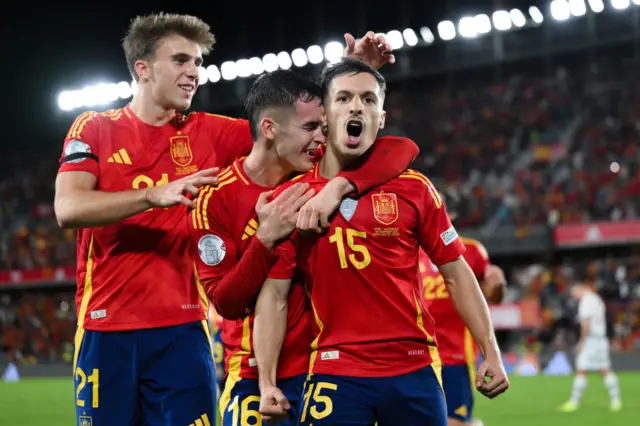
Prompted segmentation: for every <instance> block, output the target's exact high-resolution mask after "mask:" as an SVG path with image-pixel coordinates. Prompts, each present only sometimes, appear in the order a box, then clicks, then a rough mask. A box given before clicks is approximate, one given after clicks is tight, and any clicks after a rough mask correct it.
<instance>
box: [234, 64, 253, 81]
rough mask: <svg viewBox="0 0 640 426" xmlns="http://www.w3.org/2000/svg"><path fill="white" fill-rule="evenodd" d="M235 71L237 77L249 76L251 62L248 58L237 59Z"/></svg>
mask: <svg viewBox="0 0 640 426" xmlns="http://www.w3.org/2000/svg"><path fill="white" fill-rule="evenodd" d="M236 71H237V72H238V77H241V78H247V77H250V76H251V74H252V73H251V62H249V60H248V59H238V60H237V61H236Z"/></svg>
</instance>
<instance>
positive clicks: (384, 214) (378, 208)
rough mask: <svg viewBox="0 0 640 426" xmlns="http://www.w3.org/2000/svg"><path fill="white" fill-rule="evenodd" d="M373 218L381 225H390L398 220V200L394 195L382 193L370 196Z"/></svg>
mask: <svg viewBox="0 0 640 426" xmlns="http://www.w3.org/2000/svg"><path fill="white" fill-rule="evenodd" d="M371 201H372V203H373V217H374V218H375V219H376V220H377V221H378V222H380V223H381V224H383V225H391V224H392V223H393V222H395V221H396V220H398V199H397V197H396V194H391V193H386V192H382V193H380V194H372V195H371Z"/></svg>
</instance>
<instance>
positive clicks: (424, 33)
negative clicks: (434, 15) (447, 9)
mask: <svg viewBox="0 0 640 426" xmlns="http://www.w3.org/2000/svg"><path fill="white" fill-rule="evenodd" d="M420 37H422V40H424V42H425V43H427V44H431V43H433V42H434V41H435V39H436V38H435V37H434V36H433V33H432V32H431V30H430V29H429V28H428V27H422V28H420Z"/></svg>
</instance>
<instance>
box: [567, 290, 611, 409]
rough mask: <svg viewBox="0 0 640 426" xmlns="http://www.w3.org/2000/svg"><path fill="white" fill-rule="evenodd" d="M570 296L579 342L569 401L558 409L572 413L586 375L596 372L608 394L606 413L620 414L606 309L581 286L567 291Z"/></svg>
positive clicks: (596, 296)
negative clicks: (575, 307)
mask: <svg viewBox="0 0 640 426" xmlns="http://www.w3.org/2000/svg"><path fill="white" fill-rule="evenodd" d="M570 291H571V295H572V296H573V297H574V298H575V299H577V300H578V302H579V303H578V321H579V322H580V340H579V341H578V356H577V357H576V377H575V378H574V379H573V389H572V391H571V399H570V400H569V401H567V402H566V403H564V404H563V405H562V406H560V410H561V411H564V412H574V411H576V410H577V409H578V408H579V407H580V399H581V398H582V393H583V392H584V390H585V389H586V387H587V373H588V372H591V371H600V374H601V375H602V377H603V378H604V384H605V386H606V387H607V391H608V392H609V399H610V404H609V409H610V410H611V411H620V410H621V409H622V401H621V400H620V384H619V382H618V377H617V376H616V374H615V373H614V372H613V370H612V369H611V358H610V349H609V339H608V338H607V320H606V306H605V304H604V302H603V300H602V299H601V298H600V296H598V295H597V294H596V293H594V292H593V291H591V289H590V288H589V287H588V286H586V285H583V284H575V285H574V286H572V287H571V290H570Z"/></svg>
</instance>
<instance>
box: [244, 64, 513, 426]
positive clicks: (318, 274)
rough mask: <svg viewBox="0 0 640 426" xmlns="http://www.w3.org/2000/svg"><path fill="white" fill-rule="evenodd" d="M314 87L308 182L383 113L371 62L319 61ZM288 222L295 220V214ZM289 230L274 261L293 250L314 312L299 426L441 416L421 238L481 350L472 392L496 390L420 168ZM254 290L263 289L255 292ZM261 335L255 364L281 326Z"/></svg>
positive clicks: (473, 284)
mask: <svg viewBox="0 0 640 426" xmlns="http://www.w3.org/2000/svg"><path fill="white" fill-rule="evenodd" d="M322 87H323V95H324V97H323V105H324V108H325V112H326V117H327V122H328V139H327V149H326V153H325V156H324V157H323V158H322V160H321V161H320V163H319V164H318V165H316V166H315V167H314V168H313V169H312V171H310V172H309V173H307V174H305V175H304V176H303V177H302V178H300V179H299V180H297V181H296V182H307V183H309V184H310V186H311V188H316V189H319V188H322V187H323V186H324V185H325V184H326V183H327V181H328V179H331V178H333V177H334V176H336V175H337V174H338V173H339V172H340V171H341V170H344V169H348V168H349V167H352V166H353V164H354V161H355V160H356V159H357V157H358V156H359V155H361V154H362V153H363V152H365V151H366V150H368V149H369V148H370V147H371V146H372V144H373V143H374V140H375V138H376V135H377V133H378V131H379V130H380V129H381V128H382V127H383V126H384V120H385V113H384V110H383V102H384V96H385V80H384V78H383V77H382V76H381V75H380V74H379V73H378V72H377V71H375V70H373V69H372V68H370V67H368V66H366V65H364V64H361V63H358V62H354V61H350V60H344V61H342V62H340V63H338V64H335V65H333V66H330V67H328V68H326V69H325V71H324V73H323V76H322ZM298 220H299V222H298V223H299V224H300V220H302V221H304V217H303V214H302V211H301V212H300V215H299V216H298ZM294 235H295V237H293V238H292V240H291V241H289V242H287V243H284V244H283V245H282V246H281V248H280V249H281V251H282V253H281V258H282V259H287V260H288V259H295V263H296V264H297V268H298V270H299V272H300V273H301V275H302V277H301V278H300V279H301V280H303V281H302V282H304V283H305V285H306V286H307V291H308V292H309V294H310V299H311V304H312V309H313V315H314V327H313V331H314V341H313V343H312V345H311V348H312V351H313V352H312V355H311V360H310V368H309V373H310V374H309V378H308V380H307V382H306V385H305V391H304V397H303V408H302V410H301V415H300V420H299V424H300V425H310V424H313V425H344V424H350V425H373V424H374V423H376V422H377V423H378V425H380V426H386V425H418V424H420V425H425V424H429V425H445V424H446V422H447V413H446V406H445V399H444V395H443V392H442V388H441V379H440V360H439V356H438V351H437V348H436V345H435V342H434V339H433V337H432V336H433V326H432V323H431V318H430V317H429V315H428V313H427V311H426V308H425V306H424V305H425V304H424V301H423V298H422V291H421V285H420V284H419V283H418V280H417V279H416V278H417V277H418V251H419V249H420V247H422V248H423V249H424V250H425V251H426V252H427V254H428V255H429V257H430V259H431V260H432V261H433V262H434V264H436V265H438V267H439V269H440V271H441V273H442V275H443V276H444V279H445V283H446V285H447V289H448V291H449V293H450V294H451V297H452V298H453V300H454V302H455V304H456V307H457V308H458V310H459V312H460V314H461V315H462V317H463V318H464V320H465V322H466V323H467V325H468V326H469V329H470V330H471V333H472V335H473V336H474V337H475V339H476V341H478V343H479V346H480V348H481V350H482V351H483V354H484V355H485V359H486V361H485V362H484V363H483V365H482V366H481V367H480V369H479V376H480V377H485V376H489V377H491V378H492V380H490V381H489V382H487V383H483V384H482V385H481V386H480V390H481V392H484V393H485V394H487V395H488V396H490V397H494V396H496V395H498V394H500V393H502V392H504V391H505V390H506V389H507V387H508V380H507V378H506V375H505V372H504V368H503V366H502V363H501V359H500V353H499V349H498V347H497V345H496V342H495V337H494V335H493V329H492V326H491V320H490V317H489V313H488V308H487V305H486V302H485V301H484V299H483V297H482V293H481V292H480V289H479V286H478V283H477V281H476V279H475V277H474V276H473V272H472V271H471V270H470V268H469V266H468V265H467V263H466V262H465V260H464V258H462V254H463V253H464V246H463V244H462V242H461V241H460V239H459V238H458V235H457V233H456V231H455V229H454V228H453V226H452V225H451V223H450V221H449V218H448V217H447V214H446V212H445V209H444V208H443V206H442V201H441V200H440V197H439V196H438V193H437V191H436V190H435V189H434V188H433V185H432V184H431V183H430V182H429V180H428V179H427V178H426V177H424V176H423V175H421V174H419V173H418V172H415V171H407V172H405V173H402V174H401V175H400V176H399V177H397V178H395V179H392V180H391V181H389V182H387V183H385V184H382V185H378V186H376V187H374V188H372V189H371V190H370V191H368V192H367V193H365V194H363V195H362V196H361V197H359V198H346V199H345V200H344V201H343V202H342V203H341V205H340V209H339V214H337V215H336V216H335V217H333V218H332V220H331V222H330V227H329V231H328V233H326V234H325V235H321V236H315V237H302V236H301V235H300V234H294ZM291 282H292V281H291V280H290V279H289V280H277V279H272V278H270V279H269V280H268V282H266V283H265V288H266V287H267V286H276V287H280V288H279V290H278V291H274V292H271V296H270V297H274V295H277V294H286V293H287V291H288V290H289V288H290V286H291ZM264 295H265V293H264V288H263V291H261V294H260V298H262V297H263V296H264ZM283 302H284V299H283V296H280V302H279V303H283ZM260 303H261V301H260V300H258V304H260ZM272 305H273V304H272ZM258 316H260V317H262V321H265V324H267V323H268V321H269V317H270V316H271V318H275V317H276V316H277V312H275V310H273V309H271V310H261V311H259V312H257V316H256V317H258ZM264 332H268V333H270V334H271V338H270V339H266V338H265V340H266V341H269V340H271V341H272V342H273V344H272V347H271V348H270V349H269V350H266V348H265V350H264V351H263V355H260V359H258V360H257V363H258V365H260V364H261V363H264V362H265V360H271V361H270V362H271V363H274V360H273V359H274V358H275V357H274V356H273V351H275V353H277V351H278V347H277V346H278V344H279V342H280V341H281V340H282V338H281V337H280V336H282V333H284V331H283V327H282V325H280V326H279V327H277V328H276V327H271V328H270V329H268V330H265V331H264ZM256 337H257V335H255V334H254V339H255V338H256ZM256 355H258V354H256ZM270 368H273V366H271V367H270ZM260 380H261V382H262V381H264V382H267V381H268V380H269V378H268V377H265V378H263V377H261V378H260ZM275 387H276V383H273V381H271V383H264V385H263V388H264V389H265V392H266V393H270V392H271V390H270V389H269V388H271V389H272V388H275ZM263 397H264V393H263ZM283 404H284V401H282V402H278V403H277V404H266V406H263V407H262V409H263V414H265V415H271V414H272V413H273V414H274V415H276V416H278V415H280V414H281V413H282V410H283V409H284V407H283Z"/></svg>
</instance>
